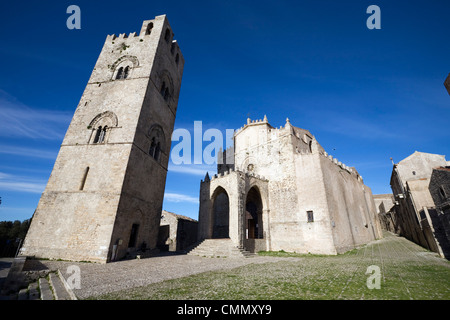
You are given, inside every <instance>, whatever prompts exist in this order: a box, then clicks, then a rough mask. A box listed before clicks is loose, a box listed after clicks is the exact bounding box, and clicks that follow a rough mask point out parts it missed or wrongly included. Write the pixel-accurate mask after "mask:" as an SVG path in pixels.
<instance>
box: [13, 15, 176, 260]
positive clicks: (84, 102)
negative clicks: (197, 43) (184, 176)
mask: <svg viewBox="0 0 450 320" xmlns="http://www.w3.org/2000/svg"><path fill="white" fill-rule="evenodd" d="M183 66H184V58H183V55H182V54H181V51H180V48H179V47H178V44H177V42H176V41H175V40H173V31H172V29H171V27H170V25H169V22H168V20H167V18H166V16H164V15H162V16H157V17H156V18H155V19H153V20H147V21H144V22H143V24H142V29H141V31H140V33H138V34H137V33H134V32H133V33H131V34H128V35H127V34H120V35H119V36H116V35H109V36H107V38H106V41H105V43H104V46H103V49H102V51H101V53H100V56H99V58H98V60H97V63H96V64H95V67H94V70H93V72H92V75H91V77H90V79H89V82H88V84H87V86H86V89H85V91H84V93H83V95H82V97H81V99H80V102H79V104H78V106H77V108H76V111H75V114H74V116H73V119H72V121H71V123H70V126H69V128H68V130H67V133H66V135H65V137H64V140H63V143H62V145H61V149H60V151H59V154H58V157H57V159H56V162H55V165H54V168H53V171H52V173H51V176H50V178H49V181H48V184H47V186H46V189H45V191H44V192H43V194H42V196H41V199H40V202H39V204H38V207H37V210H36V212H35V214H34V216H33V219H32V223H31V226H30V229H29V231H28V234H27V237H26V239H25V242H24V246H23V248H22V250H21V254H23V255H27V256H36V257H40V258H58V259H65V260H88V261H97V262H108V261H111V260H115V259H119V258H121V257H123V256H125V255H126V254H127V252H131V251H133V250H136V249H137V248H139V247H140V246H142V244H144V243H145V245H146V247H147V248H148V249H150V250H151V249H153V248H155V247H156V241H157V236H158V229H159V223H160V217H161V209H162V201H163V196H164V187H165V181H166V173H167V166H168V160H169V152H170V143H171V135H172V131H173V126H174V122H175V115H176V111H177V104H178V96H179V92H180V86H181V78H182V74H183Z"/></svg>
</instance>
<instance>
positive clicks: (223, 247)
mask: <svg viewBox="0 0 450 320" xmlns="http://www.w3.org/2000/svg"><path fill="white" fill-rule="evenodd" d="M188 255H195V256H201V257H216V258H217V257H220V258H223V257H228V258H243V257H244V258H250V257H252V256H254V254H253V253H250V252H248V251H246V250H244V249H241V248H238V247H237V246H236V245H235V244H234V243H233V241H231V239H205V240H203V241H202V242H201V243H200V244H199V245H198V246H196V247H195V248H194V249H192V250H191V251H189V253H188Z"/></svg>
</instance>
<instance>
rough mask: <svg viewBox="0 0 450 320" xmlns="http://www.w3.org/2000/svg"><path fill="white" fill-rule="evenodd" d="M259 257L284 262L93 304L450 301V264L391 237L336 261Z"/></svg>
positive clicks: (290, 256)
mask: <svg viewBox="0 0 450 320" xmlns="http://www.w3.org/2000/svg"><path fill="white" fill-rule="evenodd" d="M261 254H262V255H273V256H277V257H286V259H281V260H280V259H274V262H269V263H262V264H256V263H255V264H253V263H252V264H249V265H246V266H243V267H239V268H235V269H231V270H223V271H215V272H206V273H201V274H197V275H193V276H189V277H184V278H179V279H174V280H168V281H163V282H159V283H155V284H151V285H148V286H144V287H138V288H133V289H128V290H123V291H119V292H114V293H110V294H106V295H102V296H97V297H91V298H93V299H156V300H159V299H164V300H172V299H183V300H190V299H232V300H248V299H268V300H275V299H283V300H288V299H395V300H397V299H401V300H409V299H432V300H448V299H450V263H449V262H448V261H446V260H445V259H442V258H439V257H437V256H436V255H435V254H434V253H430V252H428V251H426V250H425V249H423V248H421V247H419V246H417V245H415V244H414V243H412V242H409V241H407V240H406V239H404V238H400V237H395V236H392V235H387V237H386V238H384V239H381V240H378V241H375V242H373V243H371V244H369V245H366V246H364V247H362V248H359V249H356V250H352V251H350V252H347V253H345V254H341V255H337V256H316V255H300V254H295V253H286V252H274V253H272V252H263V253H261ZM205 259H207V258H205ZM369 266H376V267H375V268H378V270H379V271H380V273H379V279H380V280H379V283H380V288H379V289H377V288H374V289H369V288H368V286H367V280H368V278H369V277H370V276H371V275H372V273H369V274H366V271H367V268H368V267H369ZM374 276H375V275H374ZM369 282H370V283H374V282H372V281H369Z"/></svg>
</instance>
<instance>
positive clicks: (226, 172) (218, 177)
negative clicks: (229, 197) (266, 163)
mask: <svg viewBox="0 0 450 320" xmlns="http://www.w3.org/2000/svg"><path fill="white" fill-rule="evenodd" d="M234 172H236V173H240V174H242V175H245V176H246V177H254V178H256V179H259V180H263V181H269V180H268V179H266V177H264V176H261V175H259V174H255V173H253V172H249V171H247V170H240V169H237V168H230V169H228V170H226V171H225V172H223V173H217V174H215V175H213V176H212V177H211V178H210V177H209V174H208V173H206V176H205V179H204V180H201V183H202V184H203V183H209V182H210V181H213V180H215V179H220V178H223V177H226V176H228V175H230V174H232V173H234Z"/></svg>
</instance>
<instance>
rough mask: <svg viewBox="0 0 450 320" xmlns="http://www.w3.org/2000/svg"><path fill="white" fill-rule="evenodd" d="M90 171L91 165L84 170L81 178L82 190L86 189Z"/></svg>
mask: <svg viewBox="0 0 450 320" xmlns="http://www.w3.org/2000/svg"><path fill="white" fill-rule="evenodd" d="M88 173H89V167H86V169H85V170H84V174H83V179H82V180H81V185H80V191H82V190H83V189H84V186H85V184H86V179H87V176H88Z"/></svg>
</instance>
